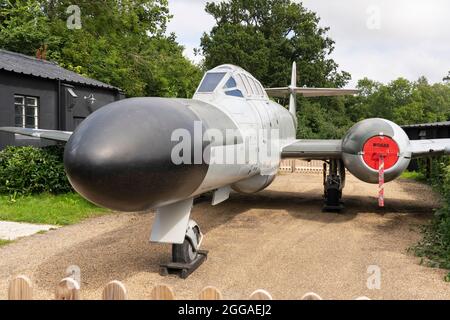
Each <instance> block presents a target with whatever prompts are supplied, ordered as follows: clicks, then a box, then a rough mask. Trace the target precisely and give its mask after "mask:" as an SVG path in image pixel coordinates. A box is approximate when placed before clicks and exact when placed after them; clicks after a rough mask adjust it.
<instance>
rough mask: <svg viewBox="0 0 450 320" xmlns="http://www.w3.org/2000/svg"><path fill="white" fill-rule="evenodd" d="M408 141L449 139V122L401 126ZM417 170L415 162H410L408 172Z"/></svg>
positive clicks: (428, 165) (428, 166)
mask: <svg viewBox="0 0 450 320" xmlns="http://www.w3.org/2000/svg"><path fill="white" fill-rule="evenodd" d="M402 128H403V130H405V132H406V134H407V135H408V137H409V139H411V140H427V139H450V121H446V122H435V123H424V124H414V125H410V126H403V127H402ZM430 159H431V158H429V159H428V160H427V168H428V169H427V172H428V173H427V175H428V177H429V176H430V172H431V165H432V162H431V160H430ZM418 169H419V165H418V163H417V160H413V161H411V165H410V166H409V168H408V170H410V171H416V170H418Z"/></svg>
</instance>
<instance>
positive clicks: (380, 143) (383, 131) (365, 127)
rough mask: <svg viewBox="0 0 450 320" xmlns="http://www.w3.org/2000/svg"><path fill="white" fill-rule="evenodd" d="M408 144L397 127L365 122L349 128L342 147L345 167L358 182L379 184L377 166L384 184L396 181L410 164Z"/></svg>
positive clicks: (373, 121) (386, 122)
mask: <svg viewBox="0 0 450 320" xmlns="http://www.w3.org/2000/svg"><path fill="white" fill-rule="evenodd" d="M409 150H410V140H409V138H408V136H407V135H406V133H405V131H404V130H403V129H402V128H400V127H399V126H398V125H397V124H395V123H393V122H391V121H388V120H384V119H368V120H364V121H361V122H359V123H357V124H356V125H355V126H353V127H352V128H351V129H350V130H349V132H348V133H347V135H346V136H345V138H344V140H343V143H342V151H343V161H344V164H345V167H346V168H347V169H348V170H349V171H350V172H351V173H352V174H353V175H354V176H356V177H357V178H358V179H360V180H362V181H365V182H367V183H372V184H377V183H379V173H380V169H381V166H382V165H383V166H384V169H383V170H384V178H385V182H390V181H392V180H395V179H396V178H398V177H399V176H400V175H401V174H402V173H403V172H404V171H405V170H406V169H407V168H408V166H409V164H410V162H411V152H410V151H409Z"/></svg>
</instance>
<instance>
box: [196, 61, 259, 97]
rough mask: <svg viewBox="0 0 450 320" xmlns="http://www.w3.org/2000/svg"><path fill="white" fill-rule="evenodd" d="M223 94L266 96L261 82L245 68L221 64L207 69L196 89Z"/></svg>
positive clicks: (205, 92)
mask: <svg viewBox="0 0 450 320" xmlns="http://www.w3.org/2000/svg"><path fill="white" fill-rule="evenodd" d="M213 93H214V94H215V93H217V94H225V95H227V96H231V97H236V98H254V99H264V98H267V95H266V93H265V90H264V88H263V86H262V85H261V83H260V82H259V81H258V80H256V79H255V78H254V77H253V76H252V75H250V74H249V73H248V72H246V71H245V70H243V69H241V68H239V67H236V66H232V65H223V66H219V67H217V68H215V69H213V70H211V71H208V72H207V73H206V74H205V76H204V77H203V80H202V82H201V84H200V86H199V88H198V89H197V94H202V95H203V94H213Z"/></svg>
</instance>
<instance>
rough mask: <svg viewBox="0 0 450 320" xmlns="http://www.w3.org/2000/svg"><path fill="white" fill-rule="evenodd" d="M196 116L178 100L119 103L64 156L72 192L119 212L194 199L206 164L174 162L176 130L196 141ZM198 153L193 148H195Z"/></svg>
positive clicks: (95, 117)
mask: <svg viewBox="0 0 450 320" xmlns="http://www.w3.org/2000/svg"><path fill="white" fill-rule="evenodd" d="M195 121H199V119H198V118H197V116H196V115H195V114H194V113H193V112H191V111H190V110H189V109H188V108H186V106H185V105H183V104H182V103H180V102H178V101H177V100H176V99H159V98H137V99H127V100H122V101H118V102H115V103H112V104H110V105H109V106H106V107H104V108H102V109H100V110H99V111H97V112H95V113H94V114H92V115H91V116H90V117H88V118H87V119H86V120H85V121H84V122H83V123H82V124H81V125H80V126H79V127H78V129H77V130H76V131H75V132H74V134H73V135H72V137H71V138H70V140H69V142H68V144H67V146H66V151H65V158H64V163H65V168H66V172H67V175H68V177H69V180H70V182H71V184H72V186H73V187H74V188H75V190H76V191H77V192H79V193H80V194H81V195H82V196H84V197H85V198H86V199H88V200H90V201H91V202H93V203H95V204H97V205H100V206H102V207H106V208H109V209H112V210H117V211H128V212H133V211H144V210H148V209H151V208H154V207H158V206H161V205H164V204H168V203H171V202H173V201H175V200H178V199H184V198H185V197H188V196H189V195H191V194H192V193H193V192H194V191H195V190H196V189H197V188H198V187H199V186H200V184H201V183H202V181H203V179H204V178H205V176H206V173H207V171H208V165H207V164H197V165H196V164H181V165H176V164H174V162H173V161H172V150H173V148H174V147H175V146H176V145H177V144H178V143H179V142H178V141H171V140H172V133H173V132H174V131H175V130H177V129H186V130H188V131H189V132H190V133H191V134H192V135H194V122H195ZM192 149H193V150H194V146H192Z"/></svg>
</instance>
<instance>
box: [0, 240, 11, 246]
mask: <svg viewBox="0 0 450 320" xmlns="http://www.w3.org/2000/svg"><path fill="white" fill-rule="evenodd" d="M10 243H12V241H9V240H2V239H0V247H1V246H6V245H7V244H10Z"/></svg>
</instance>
